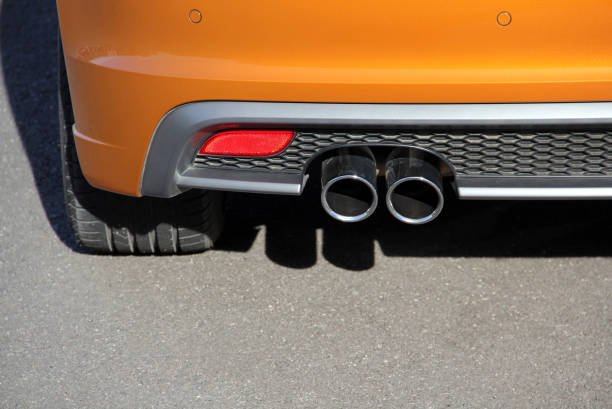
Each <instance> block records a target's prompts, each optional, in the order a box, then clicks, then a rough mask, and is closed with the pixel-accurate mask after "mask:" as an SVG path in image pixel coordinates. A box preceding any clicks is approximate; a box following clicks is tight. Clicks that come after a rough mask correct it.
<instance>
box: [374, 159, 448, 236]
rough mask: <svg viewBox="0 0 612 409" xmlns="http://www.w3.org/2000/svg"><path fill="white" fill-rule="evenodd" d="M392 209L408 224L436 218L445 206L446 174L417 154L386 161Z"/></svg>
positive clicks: (390, 206)
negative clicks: (443, 177) (444, 180)
mask: <svg viewBox="0 0 612 409" xmlns="http://www.w3.org/2000/svg"><path fill="white" fill-rule="evenodd" d="M385 168H386V169H385V170H386V178H387V196H386V203H387V208H388V209H389V212H390V213H391V214H392V215H393V216H394V217H395V218H396V219H398V220H399V221H401V222H403V223H407V224H425V223H429V222H431V221H433V220H434V219H435V218H436V217H438V216H439V215H440V213H442V209H443V208H444V193H443V190H442V189H443V188H442V176H441V175H440V172H439V170H438V169H437V168H436V167H435V166H434V165H433V164H431V163H429V162H427V161H425V160H423V159H420V158H416V157H398V158H394V159H390V160H389V161H387V164H386V167H385Z"/></svg>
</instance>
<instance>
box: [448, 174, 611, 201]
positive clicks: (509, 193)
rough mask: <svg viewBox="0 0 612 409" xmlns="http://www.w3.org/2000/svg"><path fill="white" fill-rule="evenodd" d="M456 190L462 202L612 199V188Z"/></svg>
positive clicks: (482, 188)
mask: <svg viewBox="0 0 612 409" xmlns="http://www.w3.org/2000/svg"><path fill="white" fill-rule="evenodd" d="M501 179H503V178H501ZM578 179H579V178H578ZM457 190H458V192H459V198H460V199H463V200H488V199H491V200H564V199H567V200H569V199H612V187H461V186H458V187H457Z"/></svg>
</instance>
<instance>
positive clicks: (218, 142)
mask: <svg viewBox="0 0 612 409" xmlns="http://www.w3.org/2000/svg"><path fill="white" fill-rule="evenodd" d="M58 10H59V17H60V26H61V37H60V38H61V40H62V41H61V43H60V51H61V52H63V56H64V57H65V58H60V98H61V104H60V105H61V107H60V108H61V109H60V116H61V124H62V125H61V128H62V151H63V155H64V156H63V169H64V180H65V191H66V204H67V209H68V213H69V215H70V219H71V221H72V225H73V228H74V230H75V232H76V234H77V236H78V238H79V240H80V242H81V243H82V245H83V246H84V247H86V248H88V249H90V250H93V251H97V252H117V253H186V252H195V251H201V250H204V249H206V248H209V247H211V246H212V244H213V243H214V240H215V239H216V238H217V237H218V235H219V234H220V232H221V228H222V224H223V223H222V221H223V216H224V215H223V193H222V192H223V191H241V192H253V193H265V194H285V195H300V194H301V193H302V191H303V189H304V186H305V184H306V183H307V182H308V183H318V182H319V180H320V182H321V201H322V204H323V207H324V208H325V210H326V211H327V212H328V213H329V214H330V215H331V216H332V217H334V218H336V219H338V220H340V221H344V222H358V221H360V220H364V219H365V218H367V217H368V216H370V215H371V214H372V213H373V212H374V211H375V209H376V208H377V207H378V208H379V210H382V209H380V208H383V207H386V208H387V209H388V210H389V211H390V212H391V213H392V214H393V215H394V216H395V217H396V218H397V219H399V220H400V221H402V222H405V223H411V224H422V223H426V222H429V221H431V220H433V219H435V218H436V216H437V215H438V214H440V212H441V211H442V208H443V203H444V197H445V196H448V195H458V197H459V198H461V199H599V198H601V199H610V198H612V102H607V101H612V25H611V24H610V21H612V2H611V1H610V0H581V1H578V0H554V1H553V0H543V1H538V2H534V1H531V0H507V1H505V2H492V1H489V0H465V1H461V2H458V1H456V2H449V1H447V0H430V1H428V2H418V3H417V2H409V1H405V0H380V1H377V2H372V1H365V0H336V1H326V0H310V1H307V2H297V1H281V0H257V1H253V0H235V1H232V2H225V1H214V0H212V1H207V2H201V1H197V0H173V1H167V0H149V1H147V2H144V3H143V2H142V1H135V0H104V1H99V0H58ZM60 55H62V54H60ZM77 154H78V155H77ZM309 175H317V176H316V177H310V178H309Z"/></svg>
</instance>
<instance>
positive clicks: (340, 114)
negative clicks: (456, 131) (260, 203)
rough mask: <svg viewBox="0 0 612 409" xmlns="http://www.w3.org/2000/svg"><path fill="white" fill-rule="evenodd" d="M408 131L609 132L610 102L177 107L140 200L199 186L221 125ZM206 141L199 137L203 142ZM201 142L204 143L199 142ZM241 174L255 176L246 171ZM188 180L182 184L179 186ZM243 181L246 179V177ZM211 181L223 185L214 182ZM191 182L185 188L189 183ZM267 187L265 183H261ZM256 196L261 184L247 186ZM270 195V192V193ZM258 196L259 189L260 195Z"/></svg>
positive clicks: (162, 129)
mask: <svg viewBox="0 0 612 409" xmlns="http://www.w3.org/2000/svg"><path fill="white" fill-rule="evenodd" d="M229 124H231V125H244V126H255V125H256V126H262V127H275V126H276V127H278V126H289V127H290V126H294V127H303V126H315V127H316V126H319V127H320V126H331V127H333V126H338V127H352V128H355V127H395V128H401V127H409V126H424V127H426V126H436V127H439V126H449V127H452V126H469V125H475V126H478V125H498V126H502V125H503V126H513V125H556V126H564V125H602V126H604V125H605V126H607V125H612V102H570V103H516V104H335V103H300V102H296V103H293V102H242V101H204V102H192V103H188V104H185V105H181V106H178V107H176V108H174V109H172V110H171V111H170V112H168V113H167V114H166V115H165V116H164V118H162V120H161V121H160V122H159V124H158V126H157V128H156V130H155V132H154V134H153V138H152V139H151V143H150V146H149V151H148V154H147V157H146V160H145V166H144V169H143V176H142V182H141V193H142V194H143V195H145V196H155V197H172V196H175V195H177V194H179V193H180V192H181V191H182V189H181V188H180V187H179V183H183V184H184V185H187V184H189V185H190V186H191V185H193V184H195V183H196V182H195V181H194V180H192V179H185V178H187V176H186V175H185V172H186V171H188V170H189V169H190V166H191V161H192V159H193V157H194V155H195V150H196V149H197V147H198V146H200V143H201V142H202V140H201V139H199V140H196V138H195V137H194V135H195V134H196V132H198V131H201V130H206V131H208V134H212V133H213V132H214V130H215V129H217V128H218V127H221V126H224V125H229ZM198 135H201V134H198ZM198 138H201V136H198ZM243 174H250V172H249V171H246V172H244V173H243ZM270 174H272V175H274V174H275V173H272V172H271V173H270ZM181 178H183V179H181ZM243 178H244V177H243ZM212 179H221V180H223V179H224V178H218V177H213V178H212ZM186 180H187V181H186ZM258 182H265V181H261V180H260V181H258ZM206 183H210V184H211V185H215V186H218V188H219V189H222V190H226V189H229V188H230V187H232V186H233V187H234V188H236V186H238V187H245V186H247V185H238V184H236V183H235V182H232V183H228V184H227V185H224V184H223V183H221V182H220V181H219V180H217V181H210V182H206V181H199V182H197V184H198V186H200V185H202V184H206ZM249 186H251V187H252V188H249V189H250V190H249V191H253V192H259V190H255V189H256V187H257V185H256V184H249ZM266 186H267V187H266V189H268V188H270V186H269V185H266ZM257 189H258V188H257Z"/></svg>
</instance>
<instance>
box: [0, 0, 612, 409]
mask: <svg viewBox="0 0 612 409" xmlns="http://www.w3.org/2000/svg"><path fill="white" fill-rule="evenodd" d="M54 13H55V11H54V1H53V0H46V1H42V0H39V1H34V0H32V1H29V0H28V1H27V2H25V1H18V0H3V1H2V2H1V14H0V27H1V32H0V33H1V43H0V46H1V47H2V49H1V51H2V70H3V76H2V83H1V85H0V408H64V407H108V408H138V407H155V408H164V407H181V408H183V407H194V408H379V407H380V408H401V407H415V408H430V407H431V408H446V407H449V408H456V407H462V408H463V407H465V408H484V407H487V408H519V407H520V408H528V407H529V408H531V407H533V408H536V407H537V408H541V407H546V408H566V407H567V408H609V407H612V322H611V319H612V311H610V309H611V302H610V296H611V293H612V259H611V258H610V256H612V238H611V236H612V234H611V233H612V223H611V221H612V216H611V215H610V209H611V208H612V207H611V206H612V204H609V203H606V202H559V203H519V202H458V201H453V200H451V203H450V204H449V208H448V210H447V211H446V213H445V214H444V215H443V216H442V217H441V218H440V219H439V220H438V221H436V222H435V223H433V224H431V225H428V226H423V227H416V228H415V227H413V228H410V227H407V226H401V225H399V224H397V223H395V222H394V221H393V220H391V218H390V217H389V216H388V215H387V214H385V212H382V211H380V212H377V214H376V215H375V217H374V218H373V219H371V220H369V221H367V222H365V223H363V224H360V225H355V226H343V225H339V224H337V223H335V222H333V221H330V220H329V219H328V218H326V217H325V216H324V215H323V214H322V211H321V210H320V208H319V206H318V203H317V197H316V191H315V190H314V189H312V190H311V191H309V192H307V195H306V196H305V197H304V198H303V199H302V200H300V199H296V198H274V197H256V196H249V195H232V196H230V198H229V201H228V203H229V204H228V206H229V209H228V211H229V215H230V220H229V225H228V229H227V232H226V234H225V235H224V236H223V238H222V239H221V241H220V243H219V245H218V248H217V249H215V250H213V251H210V252H207V253H205V254H202V255H194V256H184V257H104V256H92V255H87V254H84V253H83V252H81V251H80V250H79V249H78V248H77V247H76V245H75V243H74V240H73V238H72V236H71V235H70V232H69V228H68V224H67V221H66V218H65V215H64V213H63V203H62V193H61V179H60V173H59V151H58V147H57V132H56V128H57V120H56V118H55V115H56V113H55V111H56V102H55V29H56V23H55V15H54Z"/></svg>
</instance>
